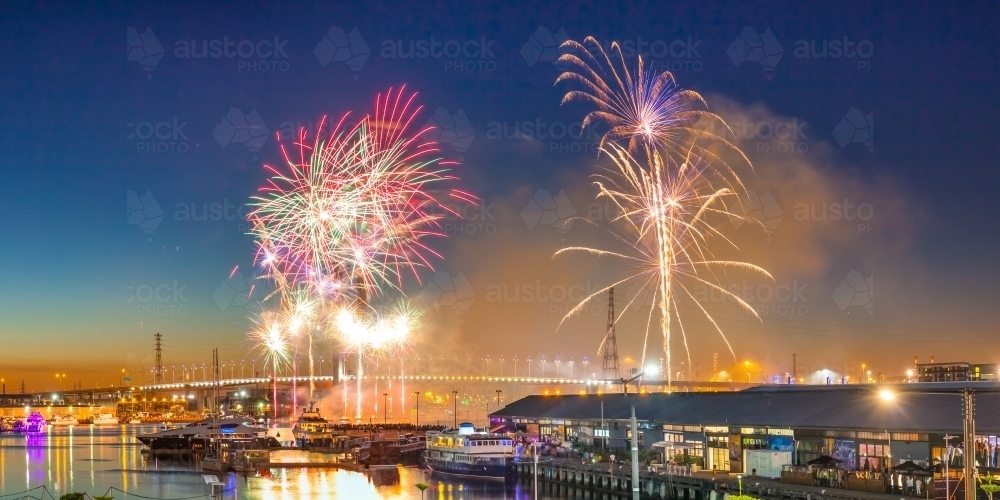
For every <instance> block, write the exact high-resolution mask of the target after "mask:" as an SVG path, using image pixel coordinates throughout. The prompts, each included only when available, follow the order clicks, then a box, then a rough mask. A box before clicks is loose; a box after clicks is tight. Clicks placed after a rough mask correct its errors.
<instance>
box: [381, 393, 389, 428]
mask: <svg viewBox="0 0 1000 500" xmlns="http://www.w3.org/2000/svg"><path fill="white" fill-rule="evenodd" d="M382 423H383V424H387V423H389V393H388V392H383V393H382Z"/></svg>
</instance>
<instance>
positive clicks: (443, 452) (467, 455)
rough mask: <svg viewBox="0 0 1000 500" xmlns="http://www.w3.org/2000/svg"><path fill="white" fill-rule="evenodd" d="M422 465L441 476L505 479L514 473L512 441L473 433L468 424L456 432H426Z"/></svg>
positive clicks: (496, 436)
mask: <svg viewBox="0 0 1000 500" xmlns="http://www.w3.org/2000/svg"><path fill="white" fill-rule="evenodd" d="M424 464H425V465H426V466H427V468H429V469H430V470H432V471H434V472H439V473H442V474H450V475H456V476H468V477H477V478H483V479H507V478H509V477H512V475H513V473H514V440H513V439H511V438H510V437H507V436H503V435H499V434H490V433H488V432H477V431H476V429H475V427H474V426H473V425H472V424H470V423H463V424H461V425H459V428H458V429H451V430H445V431H442V432H428V433H427V450H426V451H425V452H424Z"/></svg>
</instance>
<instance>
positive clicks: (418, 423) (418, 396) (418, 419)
mask: <svg viewBox="0 0 1000 500" xmlns="http://www.w3.org/2000/svg"><path fill="white" fill-rule="evenodd" d="M413 394H416V395H417V423H416V424H414V425H416V426H420V393H419V392H414V393H413Z"/></svg>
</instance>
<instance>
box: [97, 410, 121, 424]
mask: <svg viewBox="0 0 1000 500" xmlns="http://www.w3.org/2000/svg"><path fill="white" fill-rule="evenodd" d="M91 423H92V424H94V425H118V417H116V416H114V415H112V414H110V413H101V414H100V415H94V421H93V422H91Z"/></svg>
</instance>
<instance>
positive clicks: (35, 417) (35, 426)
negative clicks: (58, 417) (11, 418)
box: [14, 411, 48, 434]
mask: <svg viewBox="0 0 1000 500" xmlns="http://www.w3.org/2000/svg"><path fill="white" fill-rule="evenodd" d="M18 424H21V425H20V426H19V427H20V432H27V433H30V434H36V433H39V432H45V429H47V428H48V422H46V421H45V417H43V416H42V414H41V413H38V412H37V411H33V412H31V415H28V418H26V419H23V420H21V419H19V420H18V421H17V422H16V423H15V424H14V426H15V428H16V427H18Z"/></svg>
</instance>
